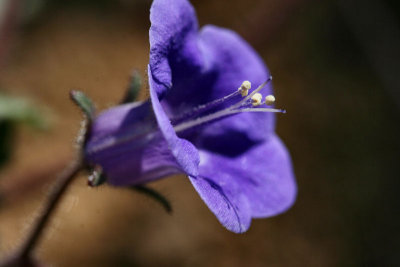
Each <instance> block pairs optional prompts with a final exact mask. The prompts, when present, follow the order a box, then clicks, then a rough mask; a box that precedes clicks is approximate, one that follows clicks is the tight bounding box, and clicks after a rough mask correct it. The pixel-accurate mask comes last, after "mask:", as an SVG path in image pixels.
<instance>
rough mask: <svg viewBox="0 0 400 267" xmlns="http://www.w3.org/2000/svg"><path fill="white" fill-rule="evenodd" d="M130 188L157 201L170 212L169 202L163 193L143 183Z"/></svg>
mask: <svg viewBox="0 0 400 267" xmlns="http://www.w3.org/2000/svg"><path fill="white" fill-rule="evenodd" d="M131 188H132V189H134V190H136V191H138V192H140V193H143V194H145V195H147V196H149V197H151V198H153V199H154V200H156V201H158V202H159V203H160V204H161V205H162V206H163V207H164V209H165V210H166V211H167V212H168V213H172V206H171V204H170V203H169V201H168V199H166V198H165V197H164V196H163V195H161V194H160V193H159V192H157V191H156V190H154V189H151V188H149V187H147V186H144V185H136V186H132V187H131Z"/></svg>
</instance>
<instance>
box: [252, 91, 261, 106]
mask: <svg viewBox="0 0 400 267" xmlns="http://www.w3.org/2000/svg"><path fill="white" fill-rule="evenodd" d="M261 101H262V94H260V93H255V94H254V95H253V96H252V97H251V103H252V104H253V106H259V105H261Z"/></svg>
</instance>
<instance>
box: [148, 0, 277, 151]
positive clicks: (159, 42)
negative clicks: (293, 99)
mask: <svg viewBox="0 0 400 267" xmlns="http://www.w3.org/2000/svg"><path fill="white" fill-rule="evenodd" d="M150 18H151V28H150V64H149V68H150V70H151V72H152V77H151V79H152V81H153V86H152V88H153V90H154V91H155V92H156V93H157V95H158V97H159V100H160V103H161V106H162V107H163V109H164V111H165V113H166V114H167V116H168V117H169V118H170V119H174V117H176V116H179V115H180V114H182V112H187V111H190V110H192V109H193V108H195V107H197V106H198V105H200V104H205V103H208V102H210V101H212V100H215V99H217V98H221V97H223V96H226V95H228V94H230V93H232V92H234V91H236V90H237V88H238V87H239V86H240V85H241V84H242V82H243V81H244V80H249V81H250V82H251V83H252V84H253V88H255V87H257V86H258V85H260V84H261V83H263V82H264V81H266V80H267V79H268V77H269V71H268V70H267V68H266V66H265V65H264V63H263V61H262V59H261V58H260V56H259V55H258V54H257V53H256V52H255V51H254V50H253V49H252V48H251V46H250V45H249V44H247V43H246V41H244V40H243V39H242V38H241V37H240V36H238V35H237V34H236V33H234V32H233V31H230V30H227V29H223V28H218V27H215V26H206V27H204V28H203V29H202V30H201V31H200V32H197V29H198V26H197V20H196V15H195V11H194V10H193V7H192V6H191V5H190V3H189V2H188V1H186V0H178V1H165V0H164V1H161V0H156V1H154V2H153V5H152V8H151V16H150ZM261 92H262V93H263V94H264V95H267V94H271V93H272V86H271V84H269V85H268V86H267V87H266V88H265V89H263V90H262V91H261ZM239 100H240V97H239V98H238V99H237V101H239ZM227 104H228V105H229V104H232V103H227ZM274 118H275V116H274V115H273V114H267V113H245V114H240V115H236V116H234V117H231V118H226V119H224V120H222V121H218V123H211V124H209V125H208V126H207V127H203V129H202V130H203V133H202V135H203V136H204V137H205V138H207V139H211V138H216V139H219V140H221V139H226V136H227V133H232V132H236V133H234V134H235V135H242V136H244V138H247V139H249V140H251V141H252V142H253V143H257V142H259V141H262V140H263V139H265V138H267V136H268V134H269V133H271V132H273V130H274V125H275V122H274ZM189 139H190V138H189ZM190 141H192V142H195V140H190ZM196 142H197V141H196ZM207 143H208V142H207ZM214 143H215V142H214ZM198 144H199V145H200V146H201V145H202V144H203V142H201V141H200V142H198ZM204 148H205V149H207V147H204ZM210 149H211V148H210Z"/></svg>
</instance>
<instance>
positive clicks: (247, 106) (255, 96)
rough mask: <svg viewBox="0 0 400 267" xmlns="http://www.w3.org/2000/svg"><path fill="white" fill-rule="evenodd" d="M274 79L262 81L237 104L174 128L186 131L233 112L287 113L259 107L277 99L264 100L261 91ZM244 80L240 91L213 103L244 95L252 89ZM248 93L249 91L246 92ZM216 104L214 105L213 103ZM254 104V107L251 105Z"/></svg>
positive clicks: (177, 130) (269, 96) (269, 97)
mask: <svg viewBox="0 0 400 267" xmlns="http://www.w3.org/2000/svg"><path fill="white" fill-rule="evenodd" d="M271 80H272V76H270V77H269V78H268V80H267V81H265V82H264V83H262V84H261V85H260V86H259V87H257V89H255V90H253V92H251V93H250V94H249V95H246V96H245V97H244V98H243V99H242V100H240V101H239V102H237V103H236V104H233V105H231V106H229V107H227V108H225V109H223V110H219V111H217V112H215V113H211V114H208V115H204V116H200V117H197V118H195V119H192V120H188V121H183V122H181V123H178V124H175V125H174V130H175V131H176V132H181V131H185V130H187V129H189V128H192V127H195V126H198V125H201V124H205V123H208V122H211V121H214V120H217V119H219V118H223V117H226V116H230V115H233V114H237V113H242V112H278V113H286V111H285V110H282V109H274V108H263V107H258V106H260V105H263V104H272V103H273V102H274V101H275V97H274V96H273V95H268V96H267V97H266V98H265V102H262V100H263V96H262V95H261V94H260V93H259V91H260V90H261V89H262V88H264V86H265V85H267V84H268V83H269V82H270V81H271ZM247 82H248V81H244V82H243V83H242V85H241V86H240V87H239V89H238V91H236V92H234V93H232V94H230V95H228V96H227V97H223V98H221V99H218V100H215V101H213V102H211V104H214V103H215V104H219V103H223V102H224V101H225V100H227V99H230V98H231V97H234V96H235V95H238V94H239V93H240V94H242V96H243V91H248V89H247V88H249V89H250V86H251V85H250V82H248V83H247ZM246 94H248V92H246ZM209 104H210V103H208V104H205V105H204V106H205V107H208V106H209ZM212 106H214V105H212ZM251 106H253V107H251ZM200 107H201V108H198V109H197V111H200V110H204V109H203V107H202V106H200Z"/></svg>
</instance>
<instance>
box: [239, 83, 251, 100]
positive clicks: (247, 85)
mask: <svg viewBox="0 0 400 267" xmlns="http://www.w3.org/2000/svg"><path fill="white" fill-rule="evenodd" d="M250 89H251V82H249V81H244V82H243V83H242V85H241V86H240V87H239V88H238V91H239V92H240V94H241V95H242V96H243V97H245V96H247V95H248V94H249V90H250Z"/></svg>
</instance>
